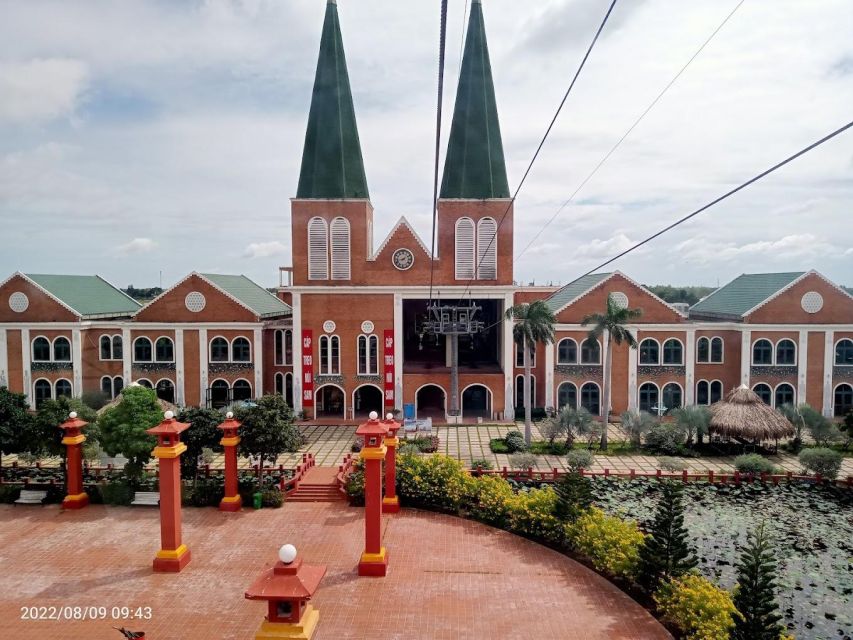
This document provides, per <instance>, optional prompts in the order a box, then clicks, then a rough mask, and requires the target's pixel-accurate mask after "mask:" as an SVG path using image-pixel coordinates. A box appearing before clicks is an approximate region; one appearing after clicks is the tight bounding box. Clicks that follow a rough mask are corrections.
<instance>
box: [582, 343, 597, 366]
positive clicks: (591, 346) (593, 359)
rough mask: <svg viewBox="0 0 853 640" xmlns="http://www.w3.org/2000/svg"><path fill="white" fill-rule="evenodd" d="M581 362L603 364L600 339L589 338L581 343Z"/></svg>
mask: <svg viewBox="0 0 853 640" xmlns="http://www.w3.org/2000/svg"><path fill="white" fill-rule="evenodd" d="M581 364H601V345H600V344H599V343H598V340H593V339H592V338H587V339H586V340H584V341H583V343H582V344H581Z"/></svg>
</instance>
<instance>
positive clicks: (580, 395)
mask: <svg viewBox="0 0 853 640" xmlns="http://www.w3.org/2000/svg"><path fill="white" fill-rule="evenodd" d="M588 384H591V385H595V388H596V389H598V413H597V414H595V413H593V414H592V415H598V416H602V415H603V413H604V407H603V406H602V405H603V404H604V398H603V397H602V396H603V395H604V394H602V392H601V384H599V383H598V382H596V381H595V380H587V381H586V382H582V383H581V384H580V385H578V407H582V406H583V388H584V387H585V386H586V385H588ZM590 413H592V412H591V411H590Z"/></svg>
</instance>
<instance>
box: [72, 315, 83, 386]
mask: <svg viewBox="0 0 853 640" xmlns="http://www.w3.org/2000/svg"><path fill="white" fill-rule="evenodd" d="M71 377H72V381H71V388H72V389H78V390H82V389H83V341H82V339H81V335H80V329H73V330H72V331H71Z"/></svg>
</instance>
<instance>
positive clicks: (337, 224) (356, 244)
mask: <svg viewBox="0 0 853 640" xmlns="http://www.w3.org/2000/svg"><path fill="white" fill-rule="evenodd" d="M291 231H292V242H293V266H294V273H293V284H295V285H306V284H317V285H335V284H340V285H347V284H350V280H351V279H352V270H353V265H359V264H363V263H364V260H365V259H366V258H367V257H368V256H369V255H370V251H371V246H370V245H371V244H372V234H373V207H372V206H371V204H370V195H369V193H368V190H367V178H366V176H365V173H364V161H363V159H362V155H361V143H360V142H359V138H358V126H357V124H356V119H355V108H354V106H353V100H352V91H351V90H350V83H349V73H348V72H347V63H346V57H345V55H344V45H343V39H342V37H341V27H340V21H339V19H338V6H337V2H336V0H328V2H327V4H326V17H325V21H324V23H323V33H322V36H321V39H320V55H319V58H318V60H317V73H316V75H315V78H314V90H313V93H312V95H311V110H310V112H309V115H308V128H307V130H306V132H305V146H304V148H303V152H302V169H301V171H300V174H299V186H298V188H297V191H296V198H294V199H293V200H292V202H291Z"/></svg>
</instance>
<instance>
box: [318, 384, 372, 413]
mask: <svg viewBox="0 0 853 640" xmlns="http://www.w3.org/2000/svg"><path fill="white" fill-rule="evenodd" d="M326 387H334V388H335V389H337V390H339V391H340V392H341V397H342V398H343V399H344V406H343V409H342V412H341V419H343V420H346V418H347V392H346V390H345V389H344V388H343V387H342V386H341V385H339V384H336V383H334V382H324V383H323V384H321V385H319V386H317V387H315V388H314V419H315V420H317V419H318V416H317V405H318V404H319V403H318V402H317V397H318V396H319V395H320V390H321V389H325V388H326ZM383 395H384V394H383Z"/></svg>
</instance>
